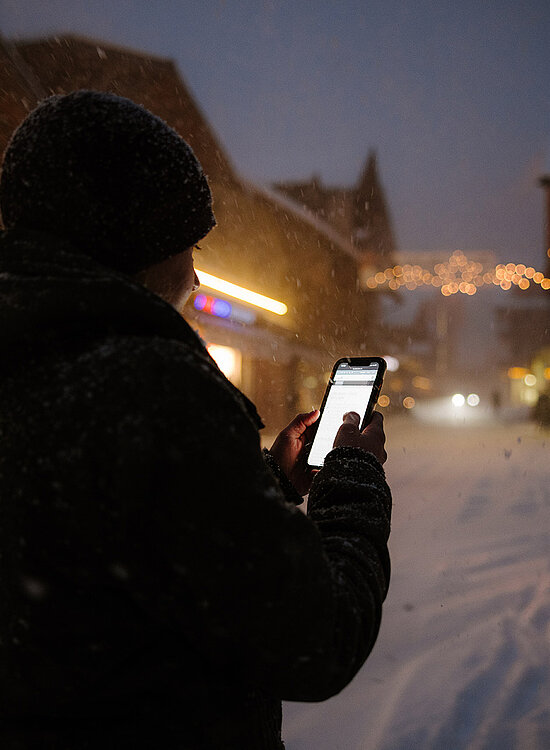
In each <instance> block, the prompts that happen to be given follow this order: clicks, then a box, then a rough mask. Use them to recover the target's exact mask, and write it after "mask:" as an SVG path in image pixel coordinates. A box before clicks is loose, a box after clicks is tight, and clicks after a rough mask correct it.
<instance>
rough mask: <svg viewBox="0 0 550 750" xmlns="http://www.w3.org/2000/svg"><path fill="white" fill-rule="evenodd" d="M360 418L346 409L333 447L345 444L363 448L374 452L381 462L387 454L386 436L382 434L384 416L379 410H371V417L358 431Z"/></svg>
mask: <svg viewBox="0 0 550 750" xmlns="http://www.w3.org/2000/svg"><path fill="white" fill-rule="evenodd" d="M360 422H361V418H360V416H359V414H357V412H354V411H348V412H347V413H346V414H344V422H343V424H342V426H341V427H340V429H339V430H338V432H337V433H336V437H335V438H334V448H339V447H341V446H344V445H347V446H351V447H352V448H363V450H365V451H369V453H372V454H374V456H375V457H376V458H377V459H378V460H379V461H380V463H381V464H383V463H384V462H385V460H386V459H387V457H388V455H387V453H386V450H385V448H384V443H385V442H386V436H385V434H384V417H383V416H382V415H381V414H380V412H378V411H375V412H373V415H372V419H371V421H370V422H369V424H368V425H367V426H366V427H365V429H364V430H363V432H360V431H359V424H360Z"/></svg>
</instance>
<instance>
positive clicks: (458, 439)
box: [283, 412, 550, 750]
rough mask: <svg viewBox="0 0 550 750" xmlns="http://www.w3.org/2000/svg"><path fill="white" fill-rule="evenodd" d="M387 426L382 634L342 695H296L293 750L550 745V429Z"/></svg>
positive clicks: (289, 724) (288, 712)
mask: <svg viewBox="0 0 550 750" xmlns="http://www.w3.org/2000/svg"><path fill="white" fill-rule="evenodd" d="M465 414H466V412H465ZM386 432H387V435H388V454H389V458H388V462H387V464H386V471H387V476H388V481H389V482H390V485H391V487H392V491H393V496H394V514H393V532H392V536H391V540H390V552H391V555H392V566H393V574H392V582H391V587H390V593H389V596H388V599H387V601H386V604H385V607H384V614H383V621H382V628H381V633H380V637H379V640H378V642H377V644H376V646H375V649H374V651H373V653H372V655H371V657H370V658H369V660H368V661H367V663H366V664H365V666H364V667H363V668H362V670H361V671H360V673H359V675H358V676H357V677H356V679H355V680H354V681H353V683H352V684H351V685H350V686H348V688H346V689H345V690H344V691H343V692H342V693H341V694H340V695H339V696H337V697H336V698H333V699H331V700H330V701H328V702H326V703H323V704H317V705H315V704H290V703H287V704H285V707H284V709H285V726H284V734H283V736H284V738H285V741H286V743H287V748H288V750H311V748H315V750H496V749H497V748H498V750H507V749H512V748H514V749H517V750H539V748H540V750H543V748H548V747H550V705H549V703H548V696H550V461H549V460H548V459H549V453H550V433H544V432H542V431H541V430H540V429H539V428H538V427H535V425H533V424H532V423H529V422H527V421H520V422H518V421H515V420H512V419H510V417H508V418H507V417H506V416H505V415H499V419H497V418H495V417H494V416H492V415H490V414H487V413H486V414H480V417H479V418H478V419H477V420H476V421H472V422H468V421H461V420H460V419H455V420H454V423H452V422H451V421H447V422H446V423H443V424H442V423H439V424H437V422H436V421H434V420H432V421H429V420H424V421H420V420H418V419H417V418H415V416H414V413H413V414H411V415H409V418H408V419H406V418H405V417H395V418H391V417H390V418H388V419H387V420H386Z"/></svg>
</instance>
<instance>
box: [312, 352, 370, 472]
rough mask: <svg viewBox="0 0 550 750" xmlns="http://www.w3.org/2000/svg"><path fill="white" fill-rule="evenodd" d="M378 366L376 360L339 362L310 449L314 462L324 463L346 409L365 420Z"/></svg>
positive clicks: (319, 464) (313, 463) (316, 464)
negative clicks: (358, 363) (354, 362)
mask: <svg viewBox="0 0 550 750" xmlns="http://www.w3.org/2000/svg"><path fill="white" fill-rule="evenodd" d="M352 361H353V360H352ZM379 370H380V363H379V362H376V361H370V362H368V363H367V364H361V365H353V364H352V363H350V362H349V361H342V362H339V363H338V364H337V367H336V369H335V370H334V371H333V373H332V377H331V379H330V381H329V386H328V391H327V393H326V394H325V400H324V404H323V408H322V412H321V417H320V419H319V426H318V428H317V432H316V434H315V438H314V440H313V445H312V446H311V451H310V453H309V458H308V463H309V464H310V465H311V466H322V465H323V463H324V461H325V456H326V455H327V453H330V451H331V450H332V447H333V443H334V438H335V437H336V433H337V432H338V429H339V428H340V426H341V424H342V419H343V416H344V414H345V413H346V412H348V411H355V412H357V413H358V414H359V416H360V417H361V421H362V420H363V418H364V416H365V413H366V412H367V407H368V406H369V401H370V398H371V396H372V393H373V389H374V387H375V381H376V379H377V375H378V373H379ZM376 395H377V394H376ZM373 406H374V404H373Z"/></svg>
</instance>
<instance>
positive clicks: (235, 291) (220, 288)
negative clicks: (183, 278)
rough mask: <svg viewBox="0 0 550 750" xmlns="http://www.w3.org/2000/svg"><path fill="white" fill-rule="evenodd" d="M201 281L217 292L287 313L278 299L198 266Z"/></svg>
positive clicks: (283, 313)
mask: <svg viewBox="0 0 550 750" xmlns="http://www.w3.org/2000/svg"><path fill="white" fill-rule="evenodd" d="M195 271H196V272H197V276H198V277H199V281H200V282H201V284H202V286H207V287H208V288H209V289H214V291H216V292H221V293H222V294H227V296H228V297H235V299H240V300H242V301H243V302H248V303H249V304H251V305H255V306H256V307H261V308H262V309H263V310H269V311H270V312H274V313H275V314H276V315H286V313H287V311H288V308H287V306H286V305H285V304H284V303H283V302H278V301H277V300H276V299H271V297H266V296H265V295H264V294H258V292H253V291H251V290H250V289H245V288H244V286H239V285H238V284H232V283H231V282H230V281H225V279H220V278H218V277H217V276H212V274H210V273H206V271H200V270H199V269H198V268H196V269H195Z"/></svg>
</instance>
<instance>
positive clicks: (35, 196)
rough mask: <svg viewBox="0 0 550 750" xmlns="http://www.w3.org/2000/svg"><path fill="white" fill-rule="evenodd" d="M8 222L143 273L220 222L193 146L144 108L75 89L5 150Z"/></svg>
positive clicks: (51, 101) (0, 203) (1, 199)
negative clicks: (68, 241) (56, 236)
mask: <svg viewBox="0 0 550 750" xmlns="http://www.w3.org/2000/svg"><path fill="white" fill-rule="evenodd" d="M0 207H1V210H2V217H3V221H4V225H5V226H6V228H8V229H9V228H12V227H25V228H28V229H38V230H45V231H48V232H51V233H53V234H56V235H58V236H60V237H64V238H67V239H69V240H71V241H73V243H74V244H75V246H76V247H77V248H80V249H81V251H82V252H83V253H85V254H86V255H88V256H91V257H93V258H95V259H96V260H98V261H100V262H101V263H103V264H104V265H106V266H108V267H110V268H114V269H116V270H118V271H122V272H123V273H127V274H135V273H137V272H138V271H141V270H143V269H145V268H147V267H148V266H151V265H154V264H155V263H159V262H160V261H162V260H165V259H167V258H169V257H170V256H172V255H176V254H177V253H179V252H182V251H183V250H185V249H186V248H188V247H191V246H192V245H194V244H195V243H196V242H197V241H198V240H200V239H201V238H202V237H204V236H205V235H206V234H207V233H208V232H209V231H210V229H212V227H213V226H214V225H215V223H216V222H215V219H214V214H213V213H212V195H211V193H210V189H209V187H208V183H207V181H206V177H205V176H204V174H203V172H202V168H201V166H200V164H199V162H198V160H197V158H196V157H195V155H194V153H193V151H192V150H191V148H190V146H189V145H188V144H187V143H186V142H185V141H184V140H183V138H181V137H180V136H179V135H178V134H177V133H176V132H175V130H172V128H170V127H169V126H168V125H167V124H166V123H165V122H164V121H163V120H161V119H160V118H158V117H156V116H155V115H153V114H151V112H149V111H148V110H146V109H145V108H143V107H141V106H139V105H137V104H135V103H134V102H132V101H130V100H129V99H125V98H123V97H120V96H115V95H114V94H107V93H102V92H97V91H75V92H73V93H71V94H68V95H66V96H52V97H49V98H48V99H45V100H44V101H43V102H41V103H40V104H39V105H38V107H37V108H36V109H35V110H33V111H32V112H31V113H30V114H29V115H28V117H27V118H26V119H25V120H24V121H23V122H22V123H21V125H20V126H19V127H18V129H17V130H16V131H15V133H14V134H13V136H12V138H11V141H10V143H9V144H8V147H7V149H6V152H5V155H4V163H3V168H2V176H1V180H0Z"/></svg>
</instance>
